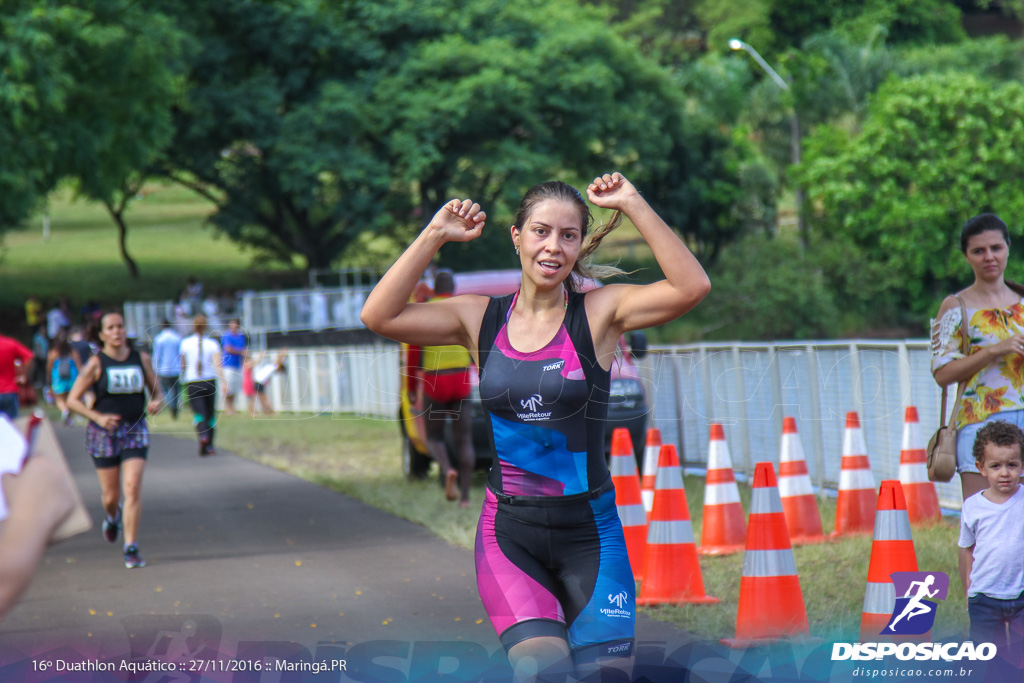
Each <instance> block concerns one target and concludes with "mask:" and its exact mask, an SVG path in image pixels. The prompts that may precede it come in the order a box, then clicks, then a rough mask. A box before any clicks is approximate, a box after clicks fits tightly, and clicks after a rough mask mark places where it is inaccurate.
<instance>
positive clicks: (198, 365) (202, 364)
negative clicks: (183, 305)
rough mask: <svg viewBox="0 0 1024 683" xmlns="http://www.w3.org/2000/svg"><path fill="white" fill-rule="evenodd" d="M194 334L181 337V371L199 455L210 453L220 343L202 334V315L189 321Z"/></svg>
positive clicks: (203, 324)
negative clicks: (190, 409)
mask: <svg viewBox="0 0 1024 683" xmlns="http://www.w3.org/2000/svg"><path fill="white" fill-rule="evenodd" d="M192 329H194V330H195V334H193V335H191V336H188V337H185V338H184V339H182V340H181V349H180V350H181V373H182V377H181V379H182V381H183V382H184V383H185V395H186V396H188V403H189V405H190V406H192V412H193V413H195V416H194V417H193V418H192V421H193V422H194V423H195V426H196V438H197V439H198V440H199V455H200V456H203V457H205V456H207V455H213V454H214V453H215V452H216V451H214V450H213V429H214V427H215V426H216V424H217V380H218V379H220V376H221V375H220V373H221V367H220V344H218V343H217V341H216V340H215V339H211V338H210V337H209V336H204V335H205V332H206V329H207V324H206V316H205V315H202V314H200V315H197V316H196V317H195V319H193V321H192Z"/></svg>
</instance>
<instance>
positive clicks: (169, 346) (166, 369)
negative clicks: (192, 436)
mask: <svg viewBox="0 0 1024 683" xmlns="http://www.w3.org/2000/svg"><path fill="white" fill-rule="evenodd" d="M153 370H154V371H155V372H156V378H157V381H158V382H159V383H160V390H161V391H162V392H164V397H165V399H166V401H167V407H168V408H170V409H171V417H172V418H173V419H175V420H177V419H178V409H179V408H180V407H181V385H180V381H179V380H180V377H181V335H180V334H178V332H177V330H175V329H174V326H173V325H172V324H171V323H170V322H169V321H167V320H164V321H163V322H162V323H160V332H159V333H158V334H157V335H156V337H155V338H154V339H153Z"/></svg>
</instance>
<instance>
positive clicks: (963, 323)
mask: <svg viewBox="0 0 1024 683" xmlns="http://www.w3.org/2000/svg"><path fill="white" fill-rule="evenodd" d="M953 296H955V297H956V300H957V301H958V302H959V303H960V351H961V352H962V353H963V354H964V358H966V357H967V356H968V355H969V353H970V350H971V336H970V333H969V332H968V328H967V304H965V303H964V300H963V298H962V297H961V296H960V295H959V294H954V295H953ZM968 381H970V380H969V379H968V380H965V381H963V382H957V389H956V403H954V404H953V414H952V415H950V416H949V424H953V423H955V422H956V415H957V413H958V412H960V401H961V400H962V399H963V397H964V389H966V388H967V382H968ZM947 389H948V387H942V407H941V408H940V409H939V410H940V411H941V412H940V413H939V428H940V429H941V428H943V427H945V426H946V390H947Z"/></svg>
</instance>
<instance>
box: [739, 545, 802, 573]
mask: <svg viewBox="0 0 1024 683" xmlns="http://www.w3.org/2000/svg"><path fill="white" fill-rule="evenodd" d="M743 576H745V577H764V576H796V560H794V559H793V551H792V550H790V549H785V550H748V551H746V552H745V553H744V554H743Z"/></svg>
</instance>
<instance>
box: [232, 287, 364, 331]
mask: <svg viewBox="0 0 1024 683" xmlns="http://www.w3.org/2000/svg"><path fill="white" fill-rule="evenodd" d="M371 289H372V286H371V285H366V286H363V287H342V288H334V289H327V288H320V289H296V290H290V291H281V292H259V293H247V294H243V295H242V297H241V299H242V300H241V310H242V316H241V318H242V326H243V327H244V328H245V330H246V332H247V333H248V334H254V335H258V334H266V333H268V332H305V331H314V332H318V331H320V330H325V329H328V328H330V329H339V330H351V329H358V328H361V327H364V325H363V323H362V322H360V320H359V312H360V311H361V310H362V308H363V302H364V301H366V295H367V294H369V293H370V290H371Z"/></svg>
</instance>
